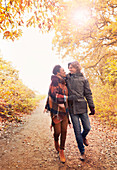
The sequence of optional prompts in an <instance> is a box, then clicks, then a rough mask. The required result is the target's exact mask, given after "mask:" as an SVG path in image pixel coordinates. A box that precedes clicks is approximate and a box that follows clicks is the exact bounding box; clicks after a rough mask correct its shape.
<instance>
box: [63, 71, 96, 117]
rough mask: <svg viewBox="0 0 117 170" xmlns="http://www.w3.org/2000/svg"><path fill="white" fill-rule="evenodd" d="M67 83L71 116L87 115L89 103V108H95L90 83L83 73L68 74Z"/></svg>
mask: <svg viewBox="0 0 117 170" xmlns="http://www.w3.org/2000/svg"><path fill="white" fill-rule="evenodd" d="M66 83H67V87H68V93H69V98H68V99H69V102H68V106H69V112H70V114H83V113H87V103H88V105H89V108H90V107H93V108H94V107H95V106H94V103H93V98H92V92H91V89H90V86H89V82H88V80H87V79H86V78H85V77H84V76H83V74H82V73H76V74H73V75H71V74H68V75H67V77H66Z"/></svg>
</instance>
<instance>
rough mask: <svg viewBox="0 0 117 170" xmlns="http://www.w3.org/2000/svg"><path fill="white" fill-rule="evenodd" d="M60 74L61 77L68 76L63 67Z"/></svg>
mask: <svg viewBox="0 0 117 170" xmlns="http://www.w3.org/2000/svg"><path fill="white" fill-rule="evenodd" d="M60 76H61V77H66V73H65V70H64V69H63V68H62V67H61V68H60Z"/></svg>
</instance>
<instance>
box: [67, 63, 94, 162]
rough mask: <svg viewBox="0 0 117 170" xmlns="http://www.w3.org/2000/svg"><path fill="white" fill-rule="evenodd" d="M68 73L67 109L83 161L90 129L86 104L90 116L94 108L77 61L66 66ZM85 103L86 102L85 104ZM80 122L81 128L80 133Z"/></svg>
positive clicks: (87, 83)
mask: <svg viewBox="0 0 117 170" xmlns="http://www.w3.org/2000/svg"><path fill="white" fill-rule="evenodd" d="M68 68H69V71H70V73H69V74H68V75H67V78H66V82H67V87H68V101H69V102H68V107H69V112H70V116H71V120H72V123H73V128H74V133H75V137H76V141H77V144H78V148H79V151H80V153H81V156H80V159H81V160H82V161H84V160H85V147H84V145H86V146H88V145H89V143H88V140H87V139H86V136H87V134H88V133H89V131H90V129H91V127H90V122H89V117H88V114H87V103H88V105H89V108H90V110H91V113H90V115H94V114H95V109H94V108H95V106H94V103H93V99H92V92H91V90H90V87H89V82H88V80H87V79H86V78H85V77H84V76H83V74H82V73H81V66H80V64H79V63H78V62H77V61H74V62H72V63H69V64H68ZM86 101H87V102H86ZM80 120H81V123H82V126H83V131H82V132H81V125H80Z"/></svg>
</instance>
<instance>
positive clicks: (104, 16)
mask: <svg viewBox="0 0 117 170" xmlns="http://www.w3.org/2000/svg"><path fill="white" fill-rule="evenodd" d="M83 14H85V17H84V16H83ZM77 21H79V22H77ZM24 27H34V28H37V27H38V29H39V31H40V32H42V33H43V34H44V33H47V32H49V31H51V30H54V33H55V36H54V38H53V42H52V43H53V49H54V50H56V52H58V53H59V54H60V56H61V57H62V58H64V59H65V58H66V59H67V57H71V58H72V59H73V60H78V61H79V62H80V63H81V66H82V67H83V69H84V74H85V76H86V77H87V78H88V79H89V82H90V85H91V89H92V92H93V97H94V102H95V107H96V116H97V117H99V119H100V121H102V122H104V123H105V124H107V125H108V126H110V127H111V128H112V127H116V126H117V93H116V91H117V1H116V0H103V3H102V1H101V0H72V1H65V0H59V1H58V0H1V1H0V34H1V35H2V37H3V39H6V41H7V39H10V40H11V41H15V40H16V39H20V37H21V36H22V29H23V28H24ZM44 97H45V96H39V95H38V96H37V94H35V92H33V91H32V90H31V89H29V88H28V87H27V86H25V85H24V84H23V83H22V81H21V80H20V79H19V76H18V70H16V69H14V68H13V66H12V64H11V63H9V62H8V61H5V60H4V59H3V57H2V56H0V121H1V122H3V121H6V120H7V121H14V120H15V121H18V122H19V121H21V117H22V116H23V114H25V113H27V114H30V113H32V111H33V110H34V109H35V108H36V106H37V105H38V103H39V101H40V99H42V98H44Z"/></svg>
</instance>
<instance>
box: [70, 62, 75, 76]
mask: <svg viewBox="0 0 117 170" xmlns="http://www.w3.org/2000/svg"><path fill="white" fill-rule="evenodd" d="M69 71H70V73H71V74H75V73H76V69H75V68H74V67H72V65H71V64H70V66H69Z"/></svg>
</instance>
